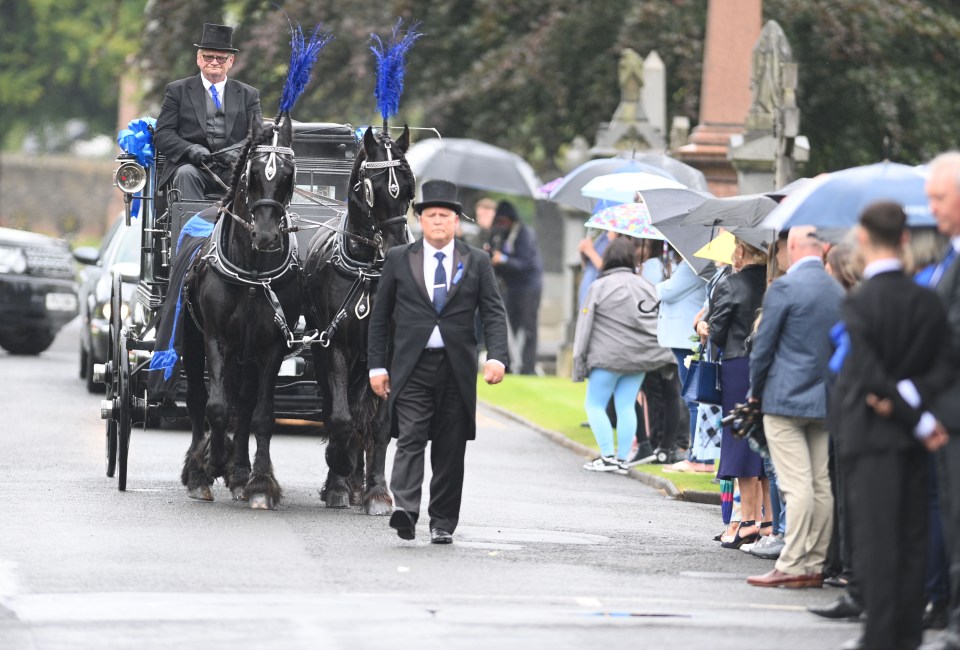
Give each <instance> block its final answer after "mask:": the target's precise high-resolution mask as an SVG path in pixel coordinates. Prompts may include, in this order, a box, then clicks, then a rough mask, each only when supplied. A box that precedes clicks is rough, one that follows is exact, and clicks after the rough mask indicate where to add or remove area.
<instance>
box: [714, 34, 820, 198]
mask: <svg viewBox="0 0 960 650" xmlns="http://www.w3.org/2000/svg"><path fill="white" fill-rule="evenodd" d="M750 89H751V95H752V97H751V103H750V110H749V111H748V112H747V118H746V125H745V126H746V132H745V133H743V134H737V135H733V136H731V138H730V148H729V151H728V156H729V158H730V160H731V161H732V162H733V165H734V167H735V168H736V170H737V177H738V180H739V184H740V191H741V192H742V193H744V194H751V193H759V192H769V191H771V190H775V189H777V188H780V187H783V186H784V185H786V184H787V183H789V182H790V181H792V180H794V179H795V177H796V167H797V164H798V163H801V164H802V163H803V162H806V160H807V159H808V158H809V154H810V146H809V144H808V143H807V139H806V138H805V137H804V136H801V135H800V110H799V108H797V97H796V89H797V65H796V63H794V61H793V51H792V50H791V48H790V43H789V41H788V40H787V36H786V34H784V33H783V29H781V28H780V25H779V24H777V23H776V22H775V21H773V20H771V21H768V22H767V24H766V25H764V26H763V30H762V31H761V32H760V38H759V39H758V40H757V43H756V46H755V47H754V48H753V57H752V66H751V73H750Z"/></svg>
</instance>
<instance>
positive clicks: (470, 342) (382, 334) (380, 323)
mask: <svg viewBox="0 0 960 650" xmlns="http://www.w3.org/2000/svg"><path fill="white" fill-rule="evenodd" d="M452 263H453V277H452V278H451V285H450V291H449V292H448V293H447V300H446V303H444V306H443V310H442V311H441V312H440V313H439V314H438V313H437V311H436V309H435V308H434V306H433V300H432V298H431V296H429V295H428V294H427V288H426V284H425V283H424V277H423V240H422V239H421V240H418V241H416V242H414V243H412V244H407V245H406V246H395V247H393V248H391V249H390V252H389V253H388V254H387V260H386V262H385V263H384V266H383V274H382V276H381V277H380V285H379V287H378V288H377V295H376V299H375V301H374V305H373V313H372V314H371V315H370V330H369V338H368V344H367V363H368V366H369V367H370V368H387V370H388V371H389V372H390V402H389V408H390V410H391V412H392V410H393V400H394V398H395V397H396V396H397V395H399V394H400V393H401V392H402V391H403V385H404V384H405V383H406V381H407V380H408V379H409V378H410V375H411V373H412V372H413V369H414V367H415V366H416V364H417V360H418V359H419V358H420V354H421V352H422V351H423V349H424V347H425V346H426V344H427V340H428V339H429V338H430V334H431V332H433V328H434V326H435V325H439V326H440V335H441V336H442V337H443V344H444V347H445V348H446V351H447V362H448V363H450V365H451V367H452V368H453V376H454V379H455V381H456V384H457V389H458V390H459V392H460V398H461V399H462V400H463V408H464V409H466V412H467V413H469V415H470V417H469V418H468V419H469V421H470V425H469V430H468V431H467V432H465V433H466V436H467V438H468V439H470V440H472V439H473V438H474V437H475V436H476V419H475V418H474V417H473V414H474V413H475V412H476V408H477V337H476V327H475V314H476V313H477V310H478V309H479V310H480V319H481V320H482V322H483V334H484V339H485V341H486V344H487V355H488V358H490V359H496V360H498V361H503V362H504V363H506V360H507V359H509V353H508V349H507V318H506V313H505V311H504V308H503V303H502V302H501V300H500V292H499V290H498V288H497V281H496V278H495V277H494V274H493V266H492V265H491V264H490V257H489V256H488V255H487V254H486V253H484V252H483V251H481V250H479V249H477V248H471V247H470V246H467V245H466V244H464V243H463V242H461V241H457V242H455V243H454V248H453V260H452ZM461 264H462V265H463V269H462V274H461V277H460V279H459V281H457V282H456V283H454V282H453V280H456V279H457V275H458V274H460V271H459V270H458V269H459V267H460V265H461ZM391 321H392V322H393V324H394V326H395V327H394V332H393V344H394V345H393V348H392V349H393V358H392V359H388V358H387V345H388V342H389V341H388V338H389V336H390V323H391ZM394 422H396V418H394ZM394 435H396V427H394Z"/></svg>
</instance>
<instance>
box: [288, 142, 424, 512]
mask: <svg viewBox="0 0 960 650" xmlns="http://www.w3.org/2000/svg"><path fill="white" fill-rule="evenodd" d="M409 144H410V131H409V129H408V128H406V127H404V129H403V134H402V135H401V136H400V138H399V139H398V140H397V141H393V140H392V139H391V138H390V136H389V135H388V133H387V132H386V131H382V132H380V133H379V134H377V135H374V134H373V132H372V130H371V129H369V128H368V129H367V131H366V133H365V134H364V136H363V147H362V149H361V151H360V152H358V154H357V159H356V160H355V161H354V166H353V172H352V174H351V176H350V186H349V188H350V189H349V196H348V205H347V212H346V214H345V215H344V216H341V217H339V218H338V219H336V220H333V221H331V222H330V224H329V225H330V226H331V228H329V229H327V230H321V231H319V232H318V233H317V235H315V236H314V238H313V240H312V241H311V242H310V249H309V252H308V254H307V257H306V260H305V262H304V286H305V291H306V301H305V302H306V307H305V316H306V321H307V327H308V328H310V329H313V328H317V329H319V330H323V331H322V333H321V335H320V339H319V342H318V343H314V344H313V346H312V352H313V359H314V366H315V368H316V370H317V384H318V387H319V390H320V391H321V393H322V394H323V395H324V396H325V398H326V399H325V400H324V404H325V416H326V417H325V423H326V430H327V436H328V443H327V451H326V459H327V467H328V468H329V471H328V473H327V480H326V482H325V483H324V486H323V489H322V491H321V493H320V496H321V499H323V501H324V502H326V505H327V507H328V508H346V507H348V506H350V505H360V504H361V503H362V504H363V506H364V510H365V512H366V513H367V514H376V515H384V514H389V513H390V512H391V510H392V505H393V499H392V498H391V497H390V492H389V491H388V490H387V483H386V477H385V475H384V467H385V465H386V457H387V445H388V444H389V442H390V422H389V417H388V414H387V409H386V406H385V402H383V401H382V400H380V399H379V398H378V397H377V396H376V395H375V394H374V393H373V391H372V390H371V389H370V382H369V373H368V370H367V329H368V321H367V316H369V314H370V311H371V309H372V305H373V299H374V294H375V293H376V288H377V281H378V279H379V277H380V270H381V269H382V267H383V262H384V258H385V256H386V253H387V251H388V250H389V249H390V248H391V247H392V246H396V245H399V244H406V243H407V242H408V241H409V240H408V229H407V216H406V215H407V209H408V207H409V206H410V202H411V201H412V200H413V197H414V192H415V188H416V179H415V178H414V176H413V172H412V171H411V169H410V165H409V164H408V163H407V160H406V158H404V155H403V154H404V153H405V152H406V150H407V147H408V146H409Z"/></svg>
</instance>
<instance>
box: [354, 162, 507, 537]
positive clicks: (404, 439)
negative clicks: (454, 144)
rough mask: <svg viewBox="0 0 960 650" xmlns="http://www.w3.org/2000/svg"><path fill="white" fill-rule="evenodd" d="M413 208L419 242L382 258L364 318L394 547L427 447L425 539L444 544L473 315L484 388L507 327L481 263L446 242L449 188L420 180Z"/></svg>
mask: <svg viewBox="0 0 960 650" xmlns="http://www.w3.org/2000/svg"><path fill="white" fill-rule="evenodd" d="M413 208H414V210H415V211H416V212H417V213H418V214H419V215H420V225H421V226H422V228H423V239H420V240H418V241H416V242H414V243H412V244H408V245H406V246H395V247H393V248H391V249H390V252H389V253H387V260H386V262H385V263H384V266H383V273H382V275H381V277H380V285H379V287H378V289H377V296H376V300H375V302H374V307H373V311H372V313H371V315H370V333H369V338H368V346H367V356H368V367H369V368H370V386H371V388H372V389H373V392H374V393H376V394H377V395H378V396H379V397H380V398H381V399H386V400H389V408H390V413H391V422H392V425H391V426H392V428H393V436H394V437H395V438H397V449H396V454H395V455H394V463H393V474H392V475H391V477H390V490H391V492H393V496H394V500H395V501H396V504H397V508H396V510H395V511H394V513H393V515H392V516H391V517H390V526H391V527H392V528H394V529H395V530H396V531H397V535H398V536H399V537H400V538H401V539H414V537H415V527H416V523H417V519H418V517H419V513H420V492H421V489H422V484H423V474H424V471H423V460H424V451H425V448H426V445H427V441H428V440H429V441H432V445H431V447H430V463H431V467H432V469H433V478H432V480H431V481H430V506H429V514H430V541H431V542H432V543H434V544H449V543H451V542H452V541H453V532H454V530H455V529H456V527H457V522H458V520H459V517H460V498H461V494H462V491H463V458H464V454H465V452H466V443H467V440H472V439H473V438H474V437H475V435H476V418H475V414H476V410H477V338H476V329H475V327H474V324H475V320H474V318H475V314H476V313H477V312H478V310H479V314H480V320H481V321H482V322H483V333H484V337H485V339H486V344H487V351H488V358H487V362H486V363H485V364H484V366H483V378H484V380H485V381H486V382H487V383H488V384H497V383H499V382H500V381H502V380H503V374H504V370H505V364H504V362H503V361H500V360H501V359H503V360H506V359H508V349H507V321H506V314H505V311H504V308H503V303H502V302H501V301H500V293H499V291H498V289H497V280H496V277H495V276H494V274H493V267H492V266H491V264H490V256H489V255H487V253H485V252H483V251H481V250H480V249H477V248H472V247H470V246H467V245H466V244H464V243H463V242H461V241H456V240H455V239H454V236H455V235H456V232H457V226H458V225H459V221H460V218H459V215H460V213H461V211H462V209H463V208H462V206H461V205H460V203H459V202H458V201H457V186H456V185H454V184H453V183H449V182H447V181H427V182H426V183H424V184H423V188H422V200H421V201H420V202H419V203H415V204H414V206H413ZM391 326H392V328H391ZM391 344H392V345H391ZM388 349H390V350H392V351H393V352H392V357H388V353H387V351H388ZM388 368H389V371H388Z"/></svg>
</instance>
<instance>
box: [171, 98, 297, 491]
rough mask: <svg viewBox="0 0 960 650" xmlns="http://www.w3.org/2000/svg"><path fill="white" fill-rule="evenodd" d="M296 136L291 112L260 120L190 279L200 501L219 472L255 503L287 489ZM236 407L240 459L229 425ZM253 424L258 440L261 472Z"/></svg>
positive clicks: (190, 464) (191, 386) (194, 479)
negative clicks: (279, 391) (283, 390)
mask: <svg viewBox="0 0 960 650" xmlns="http://www.w3.org/2000/svg"><path fill="white" fill-rule="evenodd" d="M292 140H293V136H292V127H291V124H290V117H289V115H283V116H281V118H280V126H274V125H268V126H264V125H262V124H260V123H256V124H254V126H253V129H252V132H251V135H250V137H249V138H248V140H247V142H246V145H245V148H244V149H243V153H242V154H241V157H240V159H239V161H238V162H237V165H236V167H235V169H234V182H233V188H232V189H231V191H230V192H229V193H228V194H227V196H226V197H225V198H224V200H223V201H222V204H223V206H222V207H221V208H220V214H219V215H218V217H217V222H216V225H215V226H214V230H213V233H212V234H211V235H210V237H209V239H208V240H207V242H206V243H205V244H204V245H203V247H202V248H201V249H200V252H199V254H198V255H197V256H196V258H195V259H196V260H197V262H196V263H195V265H194V266H193V268H192V269H191V270H190V272H189V274H188V275H187V278H186V280H185V294H184V295H185V302H186V304H187V305H188V308H189V312H190V315H189V316H187V317H186V318H184V334H183V346H184V349H183V360H184V369H185V372H186V376H187V410H188V412H189V415H190V423H191V426H192V429H193V441H192V442H191V444H190V448H189V450H188V451H187V455H186V458H185V459H184V464H183V473H182V476H181V478H182V481H183V484H184V485H186V486H187V488H188V490H189V493H190V496H191V497H192V498H195V499H201V500H205V501H211V500H213V493H212V491H211V489H210V486H211V485H212V484H213V482H214V480H215V479H216V477H218V476H223V477H224V478H225V482H226V484H227V486H228V487H229V488H230V490H231V492H232V493H233V497H234V498H235V499H247V500H248V501H249V505H250V507H251V508H267V509H272V508H274V507H275V506H276V504H277V502H278V501H279V500H280V497H281V490H280V486H279V484H278V483H277V481H276V479H275V478H274V476H273V466H272V464H271V461H270V438H271V436H272V435H273V430H274V407H273V399H274V387H275V384H276V378H277V372H278V371H279V369H280V364H281V363H282V362H283V358H284V356H285V354H286V353H287V352H289V351H290V344H291V342H292V340H293V337H292V335H291V331H292V330H293V328H294V326H295V324H296V322H297V320H298V319H299V318H300V308H301V293H300V268H299V265H298V262H297V250H296V240H295V239H294V236H293V235H292V234H290V230H291V227H290V224H289V217H288V216H287V210H286V207H287V205H288V204H289V202H290V198H291V196H292V194H293V187H294V175H295V172H296V167H295V165H294V157H293V149H291V148H290V147H291V142H292ZM205 367H206V370H207V372H208V374H209V387H210V388H209V393H208V390H207V387H206V385H205V382H204V368H205ZM234 413H235V414H236V418H237V425H236V431H235V433H234V437H233V445H232V447H233V452H232V458H231V450H230V447H231V444H230V441H229V440H228V439H227V437H226V428H227V422H228V419H229V418H230V417H231V416H232V415H233V414H234ZM204 418H206V421H207V422H208V423H209V426H210V433H209V434H206V435H205V433H204ZM251 429H252V430H253V432H254V434H255V435H256V438H257V452H256V458H255V460H254V463H253V471H252V473H251V467H250V455H249V448H248V447H249V439H250V431H251Z"/></svg>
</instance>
